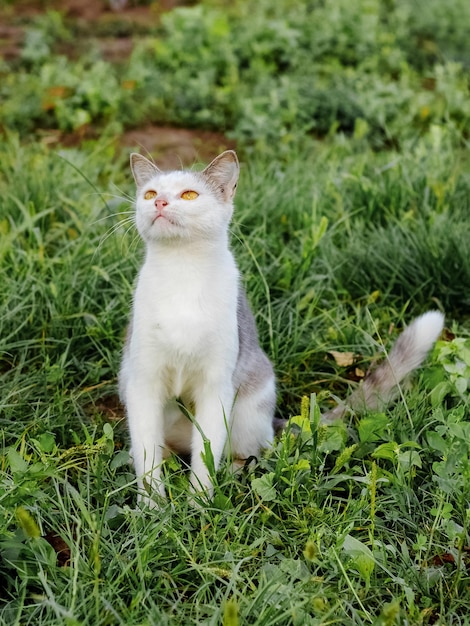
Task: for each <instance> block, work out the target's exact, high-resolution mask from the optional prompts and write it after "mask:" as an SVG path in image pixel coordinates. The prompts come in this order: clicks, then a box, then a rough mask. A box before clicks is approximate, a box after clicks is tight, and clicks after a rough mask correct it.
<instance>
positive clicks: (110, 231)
mask: <svg viewBox="0 0 470 626" xmlns="http://www.w3.org/2000/svg"><path fill="white" fill-rule="evenodd" d="M128 224H129V228H128V229H127V230H126V231H125V233H124V236H125V235H126V234H127V233H128V232H129V231H130V230H131V228H133V226H134V219H133V216H130V217H127V218H126V219H124V220H121V221H120V222H118V223H117V224H113V225H112V226H111V227H110V228H109V229H108V230H107V231H106V233H105V234H104V235H103V236H102V237H101V239H100V241H99V244H98V246H97V248H96V250H95V253H94V255H93V257H94V256H95V254H96V253H97V252H98V251H100V250H101V248H102V247H103V246H104V244H105V243H106V241H107V240H108V239H109V238H110V237H111V236H113V235H114V234H115V233H116V232H118V231H119V230H120V229H121V228H123V227H126V226H127V225H128Z"/></svg>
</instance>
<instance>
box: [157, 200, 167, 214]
mask: <svg viewBox="0 0 470 626" xmlns="http://www.w3.org/2000/svg"><path fill="white" fill-rule="evenodd" d="M155 206H156V207H157V209H158V210H159V211H161V210H162V209H164V208H165V207H166V206H168V200H166V199H165V198H157V199H156V200H155Z"/></svg>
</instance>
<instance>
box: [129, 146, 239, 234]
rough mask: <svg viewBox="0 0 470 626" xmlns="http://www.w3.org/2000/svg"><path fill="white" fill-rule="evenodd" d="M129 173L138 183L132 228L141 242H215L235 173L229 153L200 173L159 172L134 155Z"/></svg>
mask: <svg viewBox="0 0 470 626" xmlns="http://www.w3.org/2000/svg"><path fill="white" fill-rule="evenodd" d="M131 169H132V173H133V175H134V179H135V182H136V185H137V195H136V225H137V230H138V231H139V233H140V236H141V237H142V239H143V240H144V241H145V242H147V243H150V242H152V241H161V240H171V239H186V240H195V241H196V240H211V239H212V240H213V239H217V238H218V237H220V236H221V234H222V233H224V232H226V230H227V227H228V224H229V222H230V219H231V217H232V212H233V196H234V195H235V189H236V186H237V181H238V174H239V165H238V159H237V155H236V154H235V152H234V151H233V150H227V151H226V152H222V154H219V156H218V157H216V158H215V159H214V160H213V161H212V162H211V163H210V164H209V165H208V166H207V167H206V168H205V169H204V170H203V171H202V172H191V171H174V172H162V171H161V170H159V169H158V167H157V166H156V165H155V164H154V163H152V162H151V161H149V160H148V159H146V158H145V157H143V156H141V155H140V154H135V153H134V154H131Z"/></svg>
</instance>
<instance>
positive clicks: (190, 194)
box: [181, 189, 199, 200]
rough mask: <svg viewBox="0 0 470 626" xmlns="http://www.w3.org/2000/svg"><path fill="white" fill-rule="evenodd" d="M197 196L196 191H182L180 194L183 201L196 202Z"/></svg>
mask: <svg viewBox="0 0 470 626" xmlns="http://www.w3.org/2000/svg"><path fill="white" fill-rule="evenodd" d="M198 195H199V194H198V192H197V191H192V190H191V189H190V190H188V191H183V193H182V194H181V197H182V198H183V200H196V198H197V197H198Z"/></svg>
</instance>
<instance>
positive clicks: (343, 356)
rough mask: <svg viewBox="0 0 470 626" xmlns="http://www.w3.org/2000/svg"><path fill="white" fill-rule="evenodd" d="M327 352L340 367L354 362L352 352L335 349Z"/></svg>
mask: <svg viewBox="0 0 470 626" xmlns="http://www.w3.org/2000/svg"><path fill="white" fill-rule="evenodd" d="M328 354H331V356H332V357H333V358H334V360H335V363H336V365H339V366H341V367H349V366H350V365H352V364H353V363H354V352H337V351H336V350H330V351H329V352H328Z"/></svg>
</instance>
